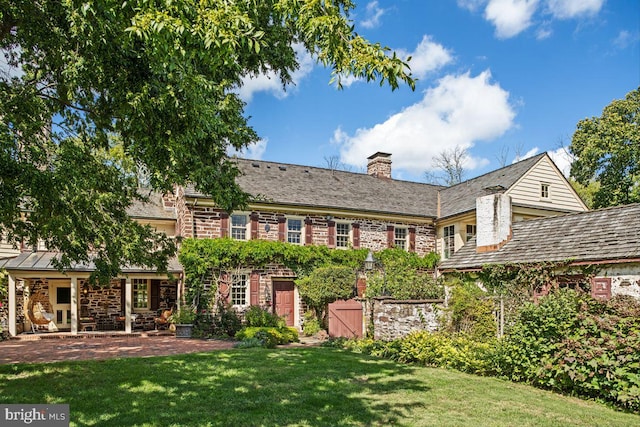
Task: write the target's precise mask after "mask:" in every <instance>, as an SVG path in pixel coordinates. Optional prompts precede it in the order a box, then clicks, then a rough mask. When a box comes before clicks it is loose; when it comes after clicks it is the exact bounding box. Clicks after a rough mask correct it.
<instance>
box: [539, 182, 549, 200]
mask: <svg viewBox="0 0 640 427" xmlns="http://www.w3.org/2000/svg"><path fill="white" fill-rule="evenodd" d="M545 187H546V193H547V195H546V196H545V195H544V193H545ZM539 195H540V200H551V184H549V183H548V182H541V183H540V194H539Z"/></svg>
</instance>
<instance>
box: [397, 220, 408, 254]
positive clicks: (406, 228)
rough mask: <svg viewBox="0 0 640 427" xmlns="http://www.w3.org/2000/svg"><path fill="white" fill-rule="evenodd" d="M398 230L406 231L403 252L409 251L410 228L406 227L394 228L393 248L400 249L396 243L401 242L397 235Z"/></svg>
mask: <svg viewBox="0 0 640 427" xmlns="http://www.w3.org/2000/svg"><path fill="white" fill-rule="evenodd" d="M398 230H404V239H402V240H403V241H404V243H403V244H402V250H404V251H408V250H409V228H408V227H404V226H395V227H393V246H394V247H398V245H397V243H396V242H397V241H398V240H400V239H398V236H397V234H396V232H397V231H398Z"/></svg>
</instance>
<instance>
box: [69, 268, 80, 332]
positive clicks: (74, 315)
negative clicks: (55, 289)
mask: <svg viewBox="0 0 640 427" xmlns="http://www.w3.org/2000/svg"><path fill="white" fill-rule="evenodd" d="M78 295H79V292H78V278H77V277H72V278H71V334H72V335H78V320H79V319H78Z"/></svg>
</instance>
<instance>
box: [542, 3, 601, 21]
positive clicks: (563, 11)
mask: <svg viewBox="0 0 640 427" xmlns="http://www.w3.org/2000/svg"><path fill="white" fill-rule="evenodd" d="M603 4H604V0H547V7H548V8H549V12H550V13H551V14H552V15H553V16H554V17H555V18H558V19H571V18H576V17H580V16H590V15H595V14H597V13H598V12H600V9H602V5H603Z"/></svg>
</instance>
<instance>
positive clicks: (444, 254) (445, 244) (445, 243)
mask: <svg viewBox="0 0 640 427" xmlns="http://www.w3.org/2000/svg"><path fill="white" fill-rule="evenodd" d="M449 227H451V229H453V234H451V235H450V236H447V234H446V230H447V228H449ZM448 239H453V247H450V246H449V245H448ZM447 249H451V251H450V252H449V253H448V254H447ZM455 252H456V226H455V224H452V225H447V226H445V227H443V228H442V259H449V258H451V255H453V254H454V253H455Z"/></svg>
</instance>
